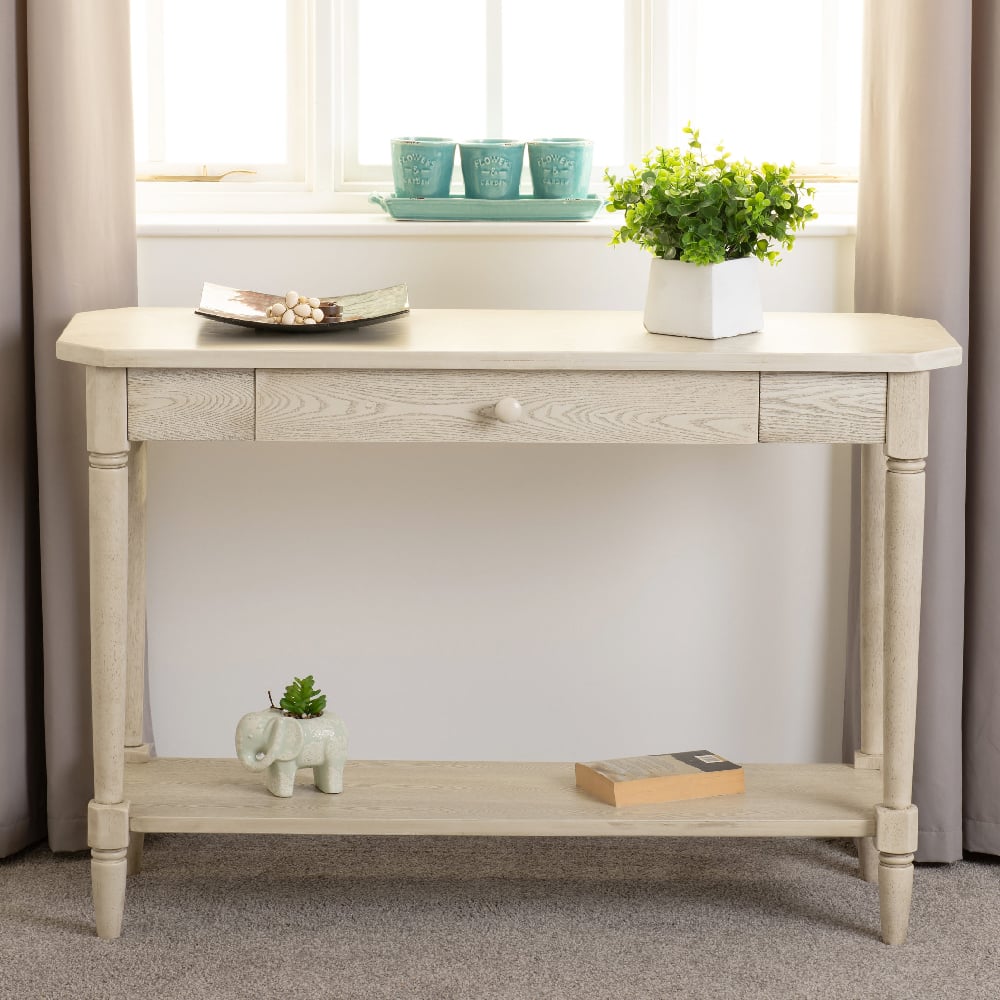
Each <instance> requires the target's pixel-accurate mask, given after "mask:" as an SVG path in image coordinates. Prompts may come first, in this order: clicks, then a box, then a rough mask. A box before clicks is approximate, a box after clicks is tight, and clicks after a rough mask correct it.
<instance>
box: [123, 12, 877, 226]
mask: <svg viewBox="0 0 1000 1000" xmlns="http://www.w3.org/2000/svg"><path fill="white" fill-rule="evenodd" d="M862 9H863V0H757V2H755V3H753V4H748V3H746V2H745V0H698V2H694V0H573V2H570V0H423V2H422V3H420V4H414V3H412V2H410V0H132V37H133V78H134V104H135V126H136V127H135V134H136V163H137V175H138V176H139V178H140V184H139V206H140V209H145V210H155V209H157V208H168V207H174V208H187V209H190V210H198V209H204V210H213V211H217V210H225V209H227V208H231V209H235V210H239V211H250V210H255V209H259V210H262V211H296V210H300V211H301V210H312V211H344V210H354V209H362V208H364V207H365V205H366V196H367V194H368V193H369V192H371V191H373V190H387V189H389V188H390V187H391V172H390V168H389V140H390V138H392V137H393V136H397V135H442V136H449V137H455V138H458V139H462V138H475V137H484V136H490V137H503V138H523V139H528V138H535V137H544V136H552V135H579V136H586V137H588V138H592V139H593V140H594V143H595V149H594V163H595V176H594V181H595V185H596V186H597V189H598V190H600V177H601V175H602V173H603V169H604V167H605V166H610V167H611V168H612V169H613V170H614V169H615V168H616V167H620V166H622V165H624V164H626V163H628V162H630V161H633V162H634V161H636V160H637V159H638V158H639V157H640V156H641V155H642V153H643V152H645V151H646V150H647V149H650V148H652V147H653V146H654V145H657V144H660V145H673V144H676V143H678V142H679V141H681V138H682V136H681V127H682V126H683V125H684V124H685V123H686V122H687V121H688V120H691V121H692V122H693V123H694V124H695V125H696V126H698V127H699V128H700V129H701V131H702V138H703V140H704V141H706V143H713V144H714V143H715V142H716V141H719V140H721V141H723V142H725V144H726V146H727V148H729V149H730V150H731V151H732V152H733V153H734V154H735V155H739V156H747V157H750V158H751V159H770V160H779V161H782V162H784V161H788V160H794V161H795V163H796V166H797V168H798V170H799V171H800V172H801V173H803V174H807V175H810V176H817V175H822V176H827V175H832V176H836V177H838V178H839V179H842V178H848V179H850V178H852V177H853V176H854V175H855V174H856V171H857V166H856V165H857V162H858V140H859V135H858V133H859V117H860V54H861V27H862V20H863V14H862ZM234 171H246V172H245V173H237V172H234ZM202 175H204V176H206V177H207V178H209V179H210V178H218V177H220V176H223V175H225V176H224V177H223V180H222V181H221V182H219V183H204V182H201V181H198V180H196V179H195V178H198V177H199V176H202ZM167 178H169V179H171V180H174V181H176V180H178V179H182V180H181V182H180V183H176V182H174V183H168V182H167V180H166V179H167ZM525 183H526V184H527V183H528V180H527V171H525ZM840 187H842V188H847V187H849V185H840ZM455 189H456V190H461V172H460V170H458V169H456V173H455ZM821 207H822V198H821ZM827 207H829V206H827Z"/></svg>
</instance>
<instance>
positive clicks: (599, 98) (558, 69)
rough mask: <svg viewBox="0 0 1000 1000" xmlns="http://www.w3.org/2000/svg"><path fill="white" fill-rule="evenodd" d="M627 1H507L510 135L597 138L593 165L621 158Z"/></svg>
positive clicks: (505, 80)
mask: <svg viewBox="0 0 1000 1000" xmlns="http://www.w3.org/2000/svg"><path fill="white" fill-rule="evenodd" d="M625 113H626V109H625V0H575V2H574V3H572V4H568V3H565V2H562V0H504V2H503V128H504V132H505V134H506V136H505V137H507V138H516V139H541V138H545V137H549V138H555V137H559V136H563V137H579V138H584V139H593V140H594V165H595V169H598V168H599V166H600V165H601V164H607V163H621V162H623V161H624V160H625V159H626V156H625V129H624V121H625Z"/></svg>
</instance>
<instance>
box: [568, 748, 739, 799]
mask: <svg viewBox="0 0 1000 1000" xmlns="http://www.w3.org/2000/svg"><path fill="white" fill-rule="evenodd" d="M576 784H577V787H579V788H582V789H583V790H584V791H585V792H589V793H590V794H591V795H593V796H594V797H595V798H598V799H600V800H601V801H602V802H607V803H608V805H612V806H634V805H641V804H642V803H645V802H672V801H675V800H678V799H701V798H709V797H711V796H714V795H736V794H738V793H740V792H742V791H743V768H742V766H741V765H739V764H734V763H733V762H732V761H730V760H726V758H725V757H720V756H719V755H718V754H716V753H712V751H711V750H687V751H685V752H683V753H661V754H652V755H649V756H646V757H619V758H618V759H616V760H595V761H591V762H590V763H589V764H577V765H576Z"/></svg>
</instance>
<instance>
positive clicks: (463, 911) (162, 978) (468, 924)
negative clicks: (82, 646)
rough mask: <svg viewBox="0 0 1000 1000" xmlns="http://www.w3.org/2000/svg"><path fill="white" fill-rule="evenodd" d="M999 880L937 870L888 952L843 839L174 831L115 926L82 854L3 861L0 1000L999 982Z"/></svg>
mask: <svg viewBox="0 0 1000 1000" xmlns="http://www.w3.org/2000/svg"><path fill="white" fill-rule="evenodd" d="M998 890H1000V863H998V862H997V861H994V860H992V859H977V860H966V861H963V862H960V863H958V864H955V865H951V866H921V867H919V868H918V869H917V876H916V887H915V891H914V903H913V913H912V919H911V927H910V938H909V941H908V943H907V944H906V945H903V946H902V947H898V948H889V947H886V946H884V945H882V944H881V943H880V942H879V940H878V936H877V934H878V893H877V889H876V887H875V886H873V885H869V884H867V883H865V882H862V881H861V880H860V879H859V878H858V876H857V861H856V859H855V857H854V852H853V846H852V845H851V844H850V842H848V841H839V840H836V841H820V840H702V839H697V840H683V839H680V840H659V841H658V840H639V839H636V840H626V839H613V840H606V839H592V840H591V839H588V840H575V841H562V840H557V839H541V840H531V839H523V840H522V839H490V838H460V839H445V838H401V839H395V838H361V837H358V838H354V837H347V838H339V839H338V838H320V837H274V836H270V837H231V836H207V835H203V836H183V835H162V834H161V835H157V836H153V837H147V846H146V864H145V870H144V872H143V874H141V875H139V876H138V877H137V878H135V879H134V880H130V882H129V888H128V896H127V900H126V909H125V930H124V934H123V937H122V938H121V939H120V940H119V941H116V942H104V941H99V940H98V939H97V938H96V937H94V936H93V927H92V916H91V910H90V895H89V863H88V859H87V857H86V856H85V855H79V854H78V855H61V856H56V855H52V854H51V853H49V851H48V850H47V849H45V848H36V849H34V850H31V851H27V852H25V853H23V854H21V855H18V856H16V857H14V858H11V859H8V860H6V861H3V862H0V997H2V998H4V1000H7V998H18V1000H22V998H26V1000H36V998H37V1000H49V998H53V1000H55V998H58V1000H64V998H72V1000H92V998H93V1000H96V998H101V1000H119V998H126V997H127V998H163V1000H172V998H183V1000H202V998H212V1000H224V998H231V997H232V998H255V1000H257V998H261V1000H264V998H271V997H310V998H313V997H315V998H320V997H331V998H337V1000H355V998H357V1000H370V998H385V1000H423V998H427V1000H431V998H433V1000H443V998H449V1000H450V998H475V1000H494V998H497V1000H499V998H505V1000H507V998H511V1000H513V998H516V1000H549V998H557V1000H563V998H565V1000H591V998H600V1000H605V998H607V1000H611V998H615V1000H645V998H650V1000H653V998H655V1000H662V998H673V997H683V998H691V1000H717V998H718V1000H721V998H725V1000H749V998H764V997H766V998H768V1000H777V998H798V997H802V998H809V1000H821V998H827V997H830V998H837V1000H851V998H859V1000H860V998H868V997H871V998H879V1000H897V998H899V1000H903V998H905V1000H911V998H934V1000H952V998H961V1000H998V998H1000V892H998Z"/></svg>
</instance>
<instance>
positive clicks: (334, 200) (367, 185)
mask: <svg viewBox="0 0 1000 1000" xmlns="http://www.w3.org/2000/svg"><path fill="white" fill-rule="evenodd" d="M165 2H168V0H147V3H148V4H149V7H150V10H151V14H155V12H156V9H157V8H158V9H159V10H160V11H162V4H163V3H165ZM359 2H363V0H291V2H290V3H289V31H288V37H289V48H290V52H289V56H290V58H289V65H290V67H297V69H296V70H294V72H293V73H290V76H291V77H292V79H290V81H289V132H290V134H289V150H290V151H292V161H291V163H290V164H289V165H287V166H286V167H284V168H283V169H276V170H269V169H267V168H262V167H258V168H257V169H259V170H260V171H261V172H260V173H259V174H258V175H257V177H256V178H255V179H253V180H248V179H244V178H240V179H239V180H237V179H235V177H234V178H233V179H232V180H227V181H223V182H220V183H185V182H176V181H173V182H159V181H153V182H138V183H137V207H138V209H139V211H140V212H141V213H159V212H169V211H175V212H176V211H180V212H192V213H210V212H240V213H275V212H282V213H284V212H291V213H296V212H317V213H330V212H333V213H341V212H348V213H353V212H372V211H377V210H376V209H374V208H373V207H372V206H371V205H369V203H368V195H369V194H370V193H371V192H373V191H388V190H391V188H392V180H391V172H390V169H389V167H388V166H384V165H368V164H363V163H360V162H359V158H358V154H357V128H356V124H357V116H358V110H357V61H356V45H355V44H354V40H355V39H356V35H357V4H358V3H359ZM483 2H485V3H486V4H487V18H488V24H490V25H492V26H493V30H492V31H491V32H489V33H488V37H491V38H492V37H496V38H499V34H500V32H499V30H498V28H499V18H500V7H501V0H483ZM823 3H824V21H825V23H827V24H829V25H831V26H833V25H835V23H836V11H837V7H836V4H837V0H823ZM691 17H692V14H691V4H690V0H626V4H625V18H626V23H625V46H626V52H625V60H624V64H625V74H626V76H625V96H626V109H624V110H625V111H626V112H627V113H625V114H623V130H624V131H623V137H624V143H625V148H626V150H629V151H630V153H631V155H632V157H633V158H634V160H638V158H639V157H640V156H641V155H642V154H643V153H644V152H645V151H646V150H648V149H651V148H652V147H653V146H654V145H656V144H657V142H659V143H665V142H667V141H671V140H668V139H667V138H666V137H672V136H680V134H681V132H680V130H681V127H682V126H683V125H684V124H685V123H686V121H687V114H686V112H685V110H684V108H685V105H688V106H690V105H689V102H688V99H687V97H686V93H687V92H688V91H687V89H686V88H688V87H689V84H687V82H686V79H687V78H688V77H689V74H686V73H685V71H684V69H685V63H686V61H687V60H688V59H690V54H689V50H690V46H689V45H688V44H686V39H687V38H689V37H690V31H691ZM150 23H151V24H152V23H153V22H152V21H151V22H150ZM153 34H155V32H152V31H151V32H150V36H151V38H152V35H153ZM824 37H825V38H829V39H830V42H829V44H825V45H823V46H821V49H822V52H821V54H820V57H821V58H822V60H823V69H824V87H823V105H822V108H821V114H822V116H823V122H824V126H825V127H824V134H825V135H826V136H829V135H831V134H832V128H833V124H834V122H835V120H836V104H835V100H836V91H837V88H836V60H835V58H834V57H833V55H834V53H833V45H834V41H833V39H834V38H835V37H836V33H835V32H834V31H829V32H825V33H824ZM151 44H153V45H155V44H156V43H155V41H153V42H151ZM160 44H161V45H162V41H161V43H160ZM296 45H299V46H301V47H300V48H299V50H298V52H297V55H296V58H291V56H292V49H293V48H294V46H296ZM490 48H491V50H492V55H491V52H487V54H486V56H487V63H488V65H489V66H492V67H493V69H492V71H491V72H490V73H489V76H488V95H489V94H491V93H492V94H493V96H494V98H495V96H496V91H497V90H498V88H499V86H500V58H499V55H500V51H499V41H497V43H496V45H495V46H490ZM303 52H304V53H305V58H304V59H303V58H302V54H303ZM151 56H153V57H155V53H153V52H151ZM161 58H162V56H161ZM491 58H492V61H491ZM150 62H151V68H152V70H153V71H155V63H154V61H153V58H151V60H150ZM153 89H154V87H153V85H152V81H151V86H150V107H151V111H154V110H155V107H156V100H157V98H156V95H155V94H153ZM488 106H489V107H490V108H491V109H496V108H498V107H499V102H498V100H496V99H494V100H491V101H490V102H489V105H488ZM160 108H161V109H162V101H161V103H160ZM493 114H494V117H496V112H495V111H494V112H493ZM155 124H156V120H155V118H154V116H153V115H152V114H151V121H150V129H151V141H152V134H153V127H154V126H155ZM492 124H493V130H494V131H497V132H499V130H500V124H499V122H498V121H494V122H492ZM488 125H489V123H488ZM827 141H828V140H827ZM298 150H301V154H300V155H299V158H298V159H296V156H295V154H296V151H298ZM827 151H830V150H829V145H828V146H827ZM830 152H832V151H830ZM246 166H247V164H240V163H209V164H200V163H199V164H183V165H176V164H173V165H171V169H172V171H173V172H175V173H191V174H195V173H201V172H202V170H203V168H205V167H207V169H208V172H209V173H210V174H222V173H224V172H225V171H227V170H233V169H240V168H242V167H246ZM251 166H255V165H251ZM610 166H611V168H612V170H615V169H616V166H617V168H619V169H620V168H621V167H622V166H624V165H623V164H619V165H610ZM156 168H157V164H155V163H144V164H138V165H137V171H136V172H137V174H139V175H144V174H145V175H149V174H160V173H163V172H164V171H163V170H159V169H156ZM797 168H798V171H799V172H800V173H801V174H803V175H806V176H808V177H809V178H810V183H811V184H812V183H814V182H817V181H818V182H819V183H815V186H816V187H817V198H816V199H815V200H816V202H817V206H818V207H819V208H820V210H821V211H822V212H823V213H824V214H828V213H847V214H850V213H853V212H854V209H855V205H856V176H855V173H856V172H855V171H853V170H850V169H847V170H843V169H842V170H840V171H839V172H838V171H837V170H836V169H831V164H830V163H826V164H823V163H820V164H798V165H797ZM602 172H603V164H602V165H601V166H600V167H599V168H597V169H596V170H595V182H596V181H597V179H598V178H599V177H600V174H601V173H602ZM820 178H822V179H823V180H822V181H821V180H820ZM824 181H826V182H824ZM456 184H457V179H456ZM602 186H603V185H601V184H600V183H595V190H597V191H600V190H601V188H602Z"/></svg>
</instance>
